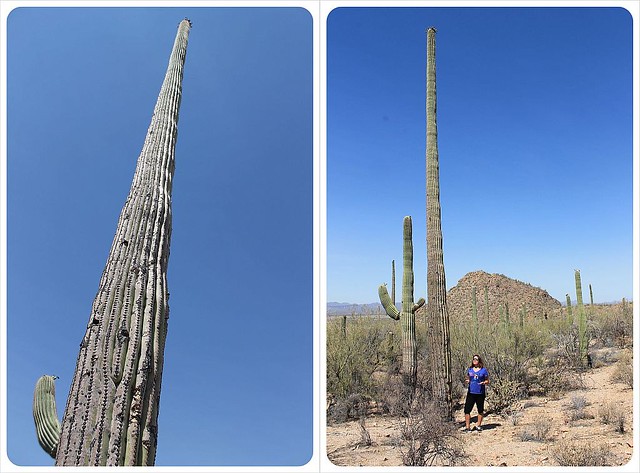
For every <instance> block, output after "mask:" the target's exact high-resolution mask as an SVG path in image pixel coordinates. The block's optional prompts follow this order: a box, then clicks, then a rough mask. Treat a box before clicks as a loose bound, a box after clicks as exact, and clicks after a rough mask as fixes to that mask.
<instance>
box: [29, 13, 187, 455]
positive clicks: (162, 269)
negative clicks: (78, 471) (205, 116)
mask: <svg viewBox="0 0 640 473" xmlns="http://www.w3.org/2000/svg"><path fill="white" fill-rule="evenodd" d="M190 29H191V22H190V21H189V20H187V19H185V20H183V21H182V22H181V23H180V25H179V26H178V32H177V35H176V39H175V42H174V45H173V49H172V52H171V56H170V59H169V65H168V68H167V72H166V75H165V78H164V82H163V84H162V87H161V89H160V94H159V96H158V100H157V103H156V106H155V109H154V112H153V117H152V119H151V124H150V126H149V129H148V132H147V136H146V139H145V142H144V145H143V148H142V152H141V153H140V156H139V158H138V162H137V166H136V171H135V174H134V177H133V182H132V185H131V189H130V191H129V196H128V197H127V200H126V202H125V204H124V207H123V209H122V212H121V214H120V218H119V221H118V227H117V229H116V234H115V237H114V239H113V243H112V245H111V250H110V252H109V256H108V258H107V263H106V267H105V269H104V271H103V273H102V277H101V279H100V284H99V289H98V293H97V295H96V298H95V300H94V302H93V306H92V308H91V315H90V317H89V323H88V326H87V330H86V333H85V335H84V338H83V340H82V342H81V344H80V353H79V354H78V359H77V362H76V370H75V374H74V377H73V381H72V383H71V389H70V392H69V397H68V399H67V405H66V409H65V413H64V416H63V419H62V427H61V432H60V439H59V444H58V445H57V447H56V449H55V451H57V453H56V455H55V459H56V465H60V466H102V465H107V466H114V465H153V464H154V461H155V455H156V445H157V432H158V428H157V418H158V407H159V400H160V384H161V380H162V367H163V357H164V346H165V337H166V332H167V321H168V317H169V305H168V299H169V293H168V291H167V264H168V259H169V243H170V239H171V190H172V180H173V171H174V154H175V145H176V138H177V124H178V110H179V108H180V101H181V95H182V76H183V68H184V62H185V56H186V50H187V40H188V36H189V31H190ZM48 406H49V408H50V409H51V406H50V404H48ZM53 409H54V411H55V405H54V406H53ZM36 425H37V422H36ZM49 449H50V450H51V448H49Z"/></svg>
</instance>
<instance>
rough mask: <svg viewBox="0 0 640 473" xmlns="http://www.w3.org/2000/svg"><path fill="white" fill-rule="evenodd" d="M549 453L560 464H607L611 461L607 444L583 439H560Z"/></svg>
mask: <svg viewBox="0 0 640 473" xmlns="http://www.w3.org/2000/svg"><path fill="white" fill-rule="evenodd" d="M551 454H552V456H553V458H554V459H555V461H557V462H558V464H559V465H560V466H609V465H611V462H612V455H611V454H610V453H609V448H608V446H607V445H604V444H600V445H593V444H591V443H590V442H583V441H575V440H573V441H564V440H563V441H560V442H558V443H557V444H556V445H555V446H554V447H553V448H552V449H551Z"/></svg>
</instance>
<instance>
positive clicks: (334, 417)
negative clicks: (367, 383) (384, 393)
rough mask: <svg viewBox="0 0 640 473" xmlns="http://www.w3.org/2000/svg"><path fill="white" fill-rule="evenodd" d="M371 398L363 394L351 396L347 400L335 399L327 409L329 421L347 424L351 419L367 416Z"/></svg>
mask: <svg viewBox="0 0 640 473" xmlns="http://www.w3.org/2000/svg"><path fill="white" fill-rule="evenodd" d="M369 400H370V399H369V398H368V397H366V396H363V395H362V394H350V395H349V396H347V397H346V398H334V399H333V402H332V403H331V404H330V405H329V407H328V409H327V419H329V420H330V421H333V422H345V421H347V420H349V419H357V418H362V417H364V416H366V415H367V409H368V406H369Z"/></svg>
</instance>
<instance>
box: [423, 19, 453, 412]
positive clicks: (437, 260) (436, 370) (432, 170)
mask: <svg viewBox="0 0 640 473" xmlns="http://www.w3.org/2000/svg"><path fill="white" fill-rule="evenodd" d="M436 108H437V106H436V30H435V28H429V29H428V30H427V100H426V115H427V153H426V162H427V163H426V164H427V166H426V167H427V169H426V180H427V199H426V204H427V295H428V300H429V303H428V304H427V318H428V321H429V322H428V334H429V353H430V356H429V358H430V365H431V387H432V388H433V395H434V397H435V400H436V402H437V403H438V404H439V405H440V407H441V408H442V411H443V413H444V414H445V417H447V418H451V416H452V413H453V397H452V377H451V341H450V334H449V312H448V310H447V284H446V278H445V273H444V255H443V250H442V219H441V208H440V169H439V158H438V126H437V120H436Z"/></svg>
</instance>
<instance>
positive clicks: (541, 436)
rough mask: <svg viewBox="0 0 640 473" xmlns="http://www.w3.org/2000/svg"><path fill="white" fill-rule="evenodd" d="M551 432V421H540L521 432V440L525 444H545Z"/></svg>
mask: <svg viewBox="0 0 640 473" xmlns="http://www.w3.org/2000/svg"><path fill="white" fill-rule="evenodd" d="M550 430H551V421H550V420H549V419H538V420H536V421H535V422H534V423H533V424H532V425H529V426H527V427H526V428H524V429H523V430H522V431H521V432H520V440H521V441H523V442H530V441H536V442H544V441H546V440H547V437H548V435H549V431H550Z"/></svg>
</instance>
